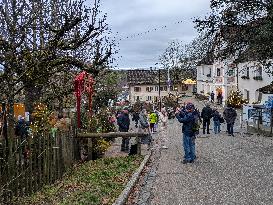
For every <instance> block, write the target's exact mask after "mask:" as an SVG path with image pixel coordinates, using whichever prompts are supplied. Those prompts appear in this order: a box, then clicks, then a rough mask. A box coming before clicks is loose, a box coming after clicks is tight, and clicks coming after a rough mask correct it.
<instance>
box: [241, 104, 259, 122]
mask: <svg viewBox="0 0 273 205" xmlns="http://www.w3.org/2000/svg"><path fill="white" fill-rule="evenodd" d="M254 116H256V110H255V109H254V108H253V106H252V105H244V106H243V121H245V122H252V123H253V122H254V120H253V119H254Z"/></svg>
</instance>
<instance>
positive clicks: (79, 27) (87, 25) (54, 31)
mask: <svg viewBox="0 0 273 205" xmlns="http://www.w3.org/2000/svg"><path fill="white" fill-rule="evenodd" d="M99 5H100V1H99V0H94V2H93V6H92V7H88V6H87V3H86V2H85V1H84V0H64V1H63V0H37V1H28V0H2V1H0V68H1V70H2V72H1V73H0V80H1V82H2V83H1V88H0V90H1V91H0V92H2V94H4V95H5V97H4V98H5V99H6V100H7V101H8V104H9V107H10V109H11V108H12V107H13V102H14V98H15V96H16V95H17V94H19V93H21V91H22V90H24V94H25V99H26V101H25V103H26V106H27V110H28V111H31V110H32V108H33V106H32V103H33V102H34V101H36V100H38V99H39V98H40V97H41V94H42V93H41V91H42V90H43V89H42V88H43V87H44V86H47V83H48V82H49V80H50V79H51V78H52V77H53V76H54V74H55V73H58V72H66V71H67V70H85V71H87V72H89V73H92V74H93V75H94V76H96V75H98V73H99V71H100V70H101V69H103V68H104V67H107V65H108V60H109V59H110V57H111V55H112V53H113V50H112V48H113V46H114V42H112V41H110V39H109V37H108V34H109V32H110V30H109V28H108V25H107V23H106V14H102V13H101V11H100V9H99V8H100V7H99ZM57 80H58V79H56V81H57ZM10 114H11V115H10V118H12V117H13V112H12V109H11V110H10Z"/></svg>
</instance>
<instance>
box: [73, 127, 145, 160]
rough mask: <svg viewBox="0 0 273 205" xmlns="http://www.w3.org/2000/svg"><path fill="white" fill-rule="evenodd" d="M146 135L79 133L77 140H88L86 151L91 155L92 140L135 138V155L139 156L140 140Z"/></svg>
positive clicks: (135, 133)
mask: <svg viewBox="0 0 273 205" xmlns="http://www.w3.org/2000/svg"><path fill="white" fill-rule="evenodd" d="M148 135H149V134H148V133H138V132H109V133H79V134H77V136H76V137H77V138H80V139H88V150H89V154H92V151H90V150H92V144H93V143H92V140H93V139H95V138H118V137H136V142H137V154H141V140H140V139H141V138H143V137H147V136H148ZM89 157H90V158H92V156H89Z"/></svg>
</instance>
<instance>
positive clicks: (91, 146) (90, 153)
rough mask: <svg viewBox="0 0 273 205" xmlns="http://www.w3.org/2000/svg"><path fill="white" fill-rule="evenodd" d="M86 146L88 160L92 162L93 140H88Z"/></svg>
mask: <svg viewBox="0 0 273 205" xmlns="http://www.w3.org/2000/svg"><path fill="white" fill-rule="evenodd" d="M87 146H88V160H92V159H93V154H92V153H93V140H92V138H91V139H90V138H89V139H88V143H87Z"/></svg>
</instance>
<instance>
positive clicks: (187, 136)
mask: <svg viewBox="0 0 273 205" xmlns="http://www.w3.org/2000/svg"><path fill="white" fill-rule="evenodd" d="M194 110H195V109H194V105H193V104H192V103H188V104H187V105H186V107H185V111H180V110H179V109H177V110H176V113H175V116H176V118H177V119H178V121H179V122H180V123H183V126H182V133H183V147H184V152H185V156H184V160H183V162H182V163H183V164H186V163H193V162H194V159H195V158H196V157H195V132H194V130H193V125H194V123H195V118H194Z"/></svg>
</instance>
